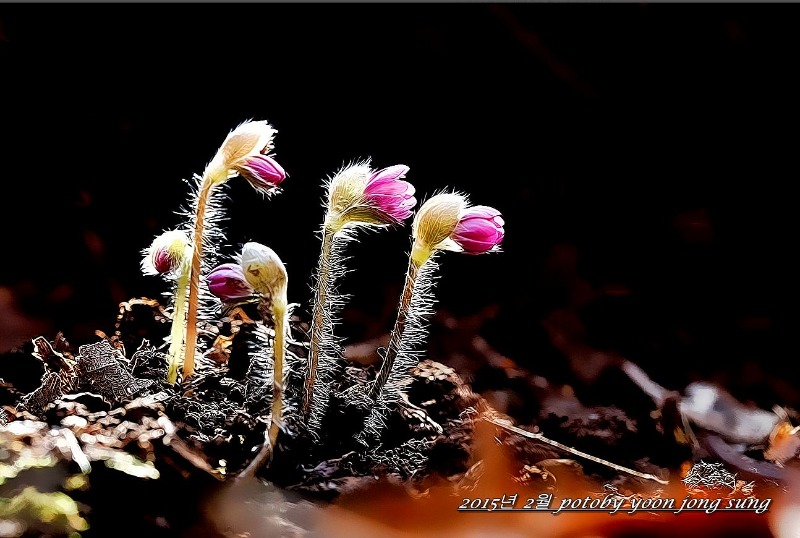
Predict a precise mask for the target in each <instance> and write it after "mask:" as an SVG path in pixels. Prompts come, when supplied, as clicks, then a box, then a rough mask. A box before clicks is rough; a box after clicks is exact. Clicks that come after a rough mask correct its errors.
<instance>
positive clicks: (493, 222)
mask: <svg viewBox="0 0 800 538" xmlns="http://www.w3.org/2000/svg"><path fill="white" fill-rule="evenodd" d="M504 224H505V222H504V221H503V217H502V216H501V215H500V212H499V211H498V210H496V209H495V208H493V207H489V206H485V205H479V206H475V207H470V208H469V209H466V210H465V211H464V212H463V213H462V215H461V218H460V219H459V221H458V225H457V226H456V228H455V230H453V233H452V234H451V235H450V238H451V239H452V240H453V241H455V242H456V243H457V244H458V246H459V247H461V249H462V250H463V251H464V252H466V253H467V254H484V253H486V252H491V251H496V250H497V249H498V245H499V244H500V242H501V241H502V240H503V237H504V235H505V230H504V229H503V225H504Z"/></svg>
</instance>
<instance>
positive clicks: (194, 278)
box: [183, 177, 213, 379]
mask: <svg viewBox="0 0 800 538" xmlns="http://www.w3.org/2000/svg"><path fill="white" fill-rule="evenodd" d="M212 186H213V184H212V181H211V180H210V179H209V178H208V177H206V178H204V179H203V184H202V186H201V187H200V194H199V195H198V196H197V209H196V215H195V222H194V242H193V245H192V246H193V248H192V266H191V269H190V273H189V275H190V278H189V304H188V306H187V311H188V313H187V319H186V351H185V353H184V357H183V379H187V378H189V377H191V376H192V375H193V374H194V351H195V347H196V346H197V301H198V297H199V295H200V270H201V262H202V259H203V224H204V220H205V214H206V205H207V204H208V197H209V194H210V193H211V188H212Z"/></svg>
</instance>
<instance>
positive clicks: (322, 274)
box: [302, 226, 335, 418]
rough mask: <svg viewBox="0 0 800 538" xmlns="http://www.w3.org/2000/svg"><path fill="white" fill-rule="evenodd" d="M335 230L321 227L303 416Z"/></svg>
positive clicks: (313, 373) (318, 340)
mask: <svg viewBox="0 0 800 538" xmlns="http://www.w3.org/2000/svg"><path fill="white" fill-rule="evenodd" d="M334 235H335V232H334V231H333V230H331V229H330V228H329V227H327V226H326V227H325V228H323V232H322V251H321V252H320V256H319V267H318V268H317V290H316V294H315V297H314V311H313V314H312V317H311V351H310V353H309V355H308V368H307V370H306V383H305V394H304V395H303V410H302V411H303V416H304V417H306V418H308V415H309V412H310V410H311V404H312V402H313V399H314V383H315V381H316V377H317V365H318V364H319V355H320V349H321V341H322V335H323V333H324V331H325V308H327V307H328V305H327V303H328V289H329V287H330V257H331V249H332V248H333V239H334Z"/></svg>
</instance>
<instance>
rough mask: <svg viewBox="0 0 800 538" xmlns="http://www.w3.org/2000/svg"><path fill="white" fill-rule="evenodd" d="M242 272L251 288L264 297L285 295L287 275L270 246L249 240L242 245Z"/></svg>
mask: <svg viewBox="0 0 800 538" xmlns="http://www.w3.org/2000/svg"><path fill="white" fill-rule="evenodd" d="M242 272H243V273H244V277H245V279H247V282H248V283H249V284H250V285H251V286H252V287H253V289H254V290H255V291H256V292H258V293H260V294H261V295H263V296H265V297H271V298H273V300H274V299H275V298H280V297H285V295H286V286H287V281H288V275H287V273H286V267H285V266H284V265H283V262H282V261H281V259H280V258H279V257H278V255H277V254H276V253H275V251H274V250H272V249H271V248H269V247H267V246H264V245H262V244H260V243H255V242H252V241H251V242H249V243H245V244H244V247H242Z"/></svg>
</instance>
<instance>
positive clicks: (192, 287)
mask: <svg viewBox="0 0 800 538" xmlns="http://www.w3.org/2000/svg"><path fill="white" fill-rule="evenodd" d="M276 132H277V131H275V129H273V128H272V127H271V126H270V125H269V124H268V123H267V122H266V121H247V122H245V123H242V124H241V125H239V126H238V127H237V128H236V129H234V130H233V131H231V132H230V134H228V136H227V138H225V141H224V142H223V143H222V146H220V148H219V150H218V151H217V153H216V155H214V158H213V159H211V162H209V163H208V166H206V169H205V171H204V172H203V175H202V176H201V177H197V178H196V179H197V184H198V191H197V196H196V200H195V204H194V212H193V213H194V217H193V218H194V227H193V228H194V229H193V241H192V258H191V265H190V268H189V302H188V306H187V320H186V346H185V353H184V360H183V378H184V379H186V378H188V377H190V376H191V375H192V374H193V373H194V354H195V347H196V345H197V308H198V299H199V295H200V276H201V272H202V267H203V263H202V260H203V249H204V247H206V246H207V247H213V245H211V244H210V243H211V241H210V240H209V237H208V235H207V234H206V233H205V223H206V219H207V217H208V215H207V213H208V212H209V207H210V205H209V201H210V200H211V199H212V196H213V193H214V191H215V190H217V189H218V188H219V187H220V186H221V185H223V184H224V183H226V182H227V181H228V179H230V178H231V177H234V176H236V175H240V176H242V177H243V178H245V179H246V180H247V182H248V183H250V185H251V186H252V187H253V188H254V189H256V191H258V192H260V193H262V194H264V195H267V194H270V193H272V192H274V191H275V188H276V187H277V186H278V185H280V184H281V182H283V180H284V179H285V178H286V173H285V172H284V170H283V168H281V166H280V165H279V164H278V163H277V162H276V161H275V160H274V159H273V158H272V157H270V156H269V155H268V153H269V152H270V151H271V150H272V139H273V137H274V136H275V134H276Z"/></svg>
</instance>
